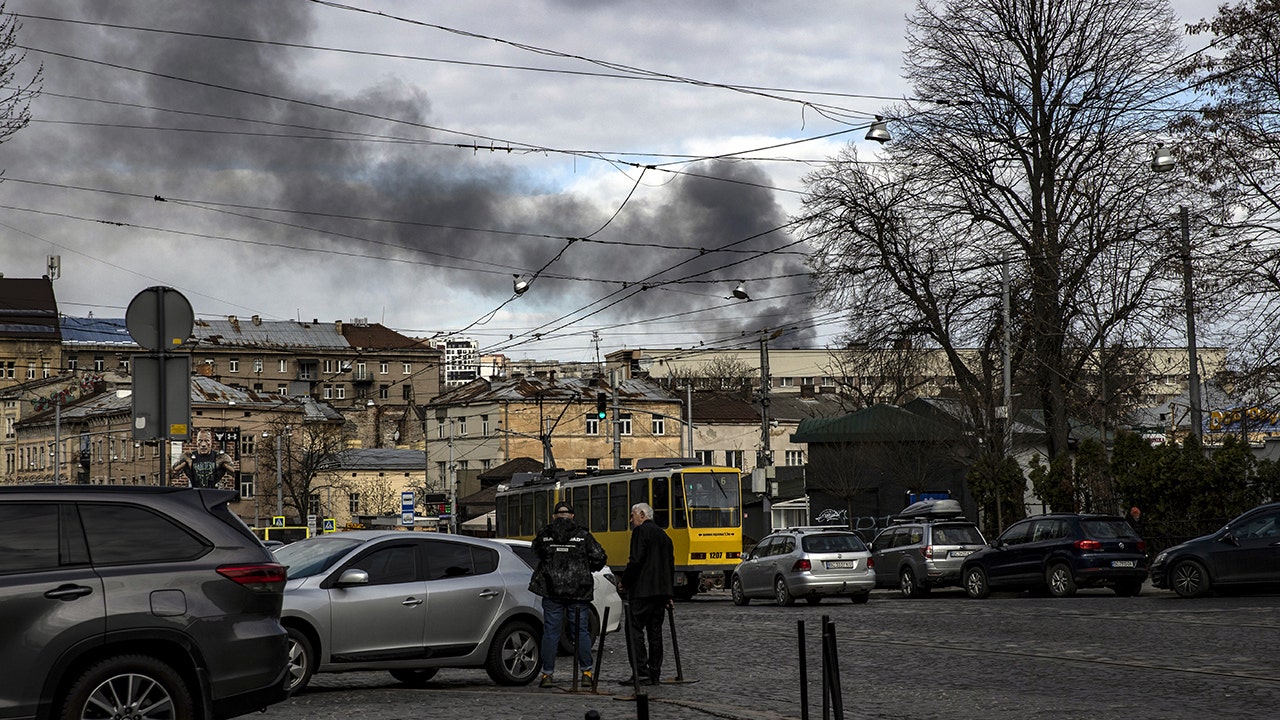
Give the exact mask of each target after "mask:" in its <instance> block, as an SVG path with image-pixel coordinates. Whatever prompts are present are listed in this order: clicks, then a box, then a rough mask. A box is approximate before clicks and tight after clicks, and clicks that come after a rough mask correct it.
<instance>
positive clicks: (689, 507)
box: [497, 458, 742, 599]
mask: <svg viewBox="0 0 1280 720" xmlns="http://www.w3.org/2000/svg"><path fill="white" fill-rule="evenodd" d="M741 490H742V471H741V470H739V469H738V468H730V467H714V466H708V465H700V464H697V461H695V460H688V459H680V460H674V459H666V458H646V459H644V460H638V461H637V462H636V469H635V470H633V471H600V472H597V473H595V474H589V473H588V472H586V471H564V470H559V471H555V472H554V473H551V474H547V473H517V474H516V475H515V476H514V477H513V478H512V479H511V484H510V485H499V486H498V492H497V534H498V536H499V537H509V538H519V539H522V540H532V539H533V537H534V536H535V535H536V534H537V533H538V531H539V530H541V529H542V528H543V527H544V526H545V525H546V524H547V522H548V521H549V520H550V517H551V515H550V510H551V508H553V507H554V506H555V504H556V503H557V502H560V501H564V502H567V503H569V504H571V505H573V507H574V511H575V519H576V520H577V521H578V522H579V523H581V524H582V525H583V526H585V527H586V528H587V529H588V530H590V531H591V534H592V535H594V536H595V537H596V539H597V540H599V541H600V544H601V545H603V546H604V549H605V551H606V552H607V553H608V554H609V565H610V567H613V568H614V569H615V570H621V568H623V567H624V566H625V565H626V563H627V557H628V555H629V553H630V548H631V526H630V523H629V520H630V515H631V506H632V505H634V504H635V503H638V502H646V503H649V505H651V506H652V507H653V520H654V522H655V523H657V525H658V527H661V528H662V529H663V530H665V531H666V533H667V536H668V537H670V538H671V544H672V546H673V548H674V550H675V557H676V577H675V593H676V597H679V598H683V599H688V598H691V597H693V596H694V594H696V593H697V592H698V589H699V586H700V581H701V580H702V579H703V576H704V575H705V576H706V577H707V579H709V580H714V579H715V578H716V577H717V576H718V577H719V578H720V579H723V577H724V573H725V572H726V571H728V570H732V569H733V568H734V567H736V566H737V564H738V561H739V559H740V558H741V555H742V495H741Z"/></svg>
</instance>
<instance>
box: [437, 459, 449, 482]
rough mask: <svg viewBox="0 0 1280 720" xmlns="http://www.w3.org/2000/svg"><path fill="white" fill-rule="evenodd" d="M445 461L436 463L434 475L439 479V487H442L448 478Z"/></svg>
mask: <svg viewBox="0 0 1280 720" xmlns="http://www.w3.org/2000/svg"><path fill="white" fill-rule="evenodd" d="M445 465H446V463H442V462H438V463H436V477H438V478H439V479H440V487H444V486H445V484H446V483H447V482H448V480H449V471H448V468H446V467H445Z"/></svg>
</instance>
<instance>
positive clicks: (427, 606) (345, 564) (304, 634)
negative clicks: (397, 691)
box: [275, 530, 542, 692]
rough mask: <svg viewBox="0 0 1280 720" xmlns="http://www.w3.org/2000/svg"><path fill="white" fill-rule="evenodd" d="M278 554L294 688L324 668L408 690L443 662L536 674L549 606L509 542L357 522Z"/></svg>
mask: <svg viewBox="0 0 1280 720" xmlns="http://www.w3.org/2000/svg"><path fill="white" fill-rule="evenodd" d="M275 552H276V559H277V560H279V561H280V562H281V563H283V564H285V565H286V566H288V569H289V582H288V584H287V585H286V586H285V591H284V611H283V620H282V622H283V623H284V626H285V629H286V630H288V632H289V650H290V657H289V671H290V680H289V689H290V690H291V691H294V692H297V691H300V690H302V689H303V688H305V687H306V686H307V683H308V682H309V681H310V680H311V676H312V675H313V674H314V673H317V672H346V671H350V670H388V671H390V672H391V676H392V677H394V678H395V679H397V680H399V681H400V682H402V683H405V684H406V685H409V686H412V687H420V686H422V685H424V684H426V682H427V681H429V680H430V679H431V678H432V677H434V676H435V674H436V671H437V670H439V669H440V668H459V667H465V668H471V667H483V668H484V669H485V670H486V671H488V673H489V677H491V678H492V679H493V680H494V682H497V683H499V684H502V685H524V684H526V683H528V682H529V681H530V680H532V679H533V678H534V677H535V676H537V674H538V669H539V666H538V648H539V645H540V644H541V641H542V603H541V599H540V598H539V597H538V596H536V595H534V594H533V593H531V592H529V579H530V577H531V576H532V574H533V571H532V570H531V569H530V568H529V566H528V565H527V564H526V563H525V562H524V561H523V560H521V559H520V558H519V557H518V556H516V554H515V551H513V550H512V549H511V548H510V547H508V546H507V545H503V544H501V543H496V542H493V541H490V540H482V539H480V538H472V537H465V536H462V535H442V534H437V533H428V532H401V531H396V530H383V531H378V530H358V531H354V532H341V533H332V534H328V535H321V536H319V537H313V538H309V539H307V540H299V541H298V542H295V543H291V544H289V545H285V546H284V547H281V548H278V549H277V550H276V551H275Z"/></svg>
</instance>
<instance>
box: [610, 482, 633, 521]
mask: <svg viewBox="0 0 1280 720" xmlns="http://www.w3.org/2000/svg"><path fill="white" fill-rule="evenodd" d="M630 517H631V504H630V503H628V502H627V483H626V482H625V481H619V482H615V483H609V530H610V531H611V532H624V531H625V530H626V529H627V519H628V518H630Z"/></svg>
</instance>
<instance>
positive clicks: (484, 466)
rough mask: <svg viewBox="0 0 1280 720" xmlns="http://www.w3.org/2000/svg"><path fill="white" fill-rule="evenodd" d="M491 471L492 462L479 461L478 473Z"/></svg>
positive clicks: (486, 460)
mask: <svg viewBox="0 0 1280 720" xmlns="http://www.w3.org/2000/svg"><path fill="white" fill-rule="evenodd" d="M492 469H493V461H492V460H490V459H489V458H485V459H484V460H481V461H480V472H489V471H490V470H492ZM405 474H406V475H407V474H408V473H405Z"/></svg>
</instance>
